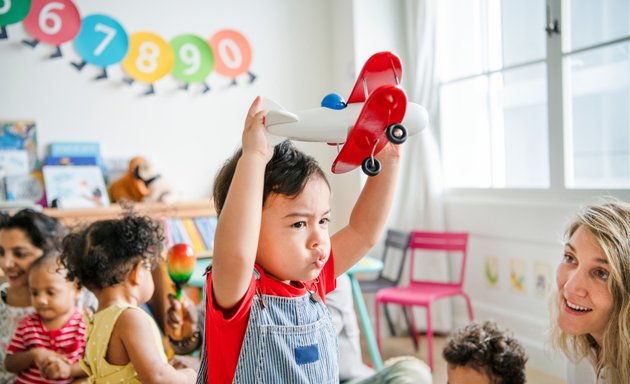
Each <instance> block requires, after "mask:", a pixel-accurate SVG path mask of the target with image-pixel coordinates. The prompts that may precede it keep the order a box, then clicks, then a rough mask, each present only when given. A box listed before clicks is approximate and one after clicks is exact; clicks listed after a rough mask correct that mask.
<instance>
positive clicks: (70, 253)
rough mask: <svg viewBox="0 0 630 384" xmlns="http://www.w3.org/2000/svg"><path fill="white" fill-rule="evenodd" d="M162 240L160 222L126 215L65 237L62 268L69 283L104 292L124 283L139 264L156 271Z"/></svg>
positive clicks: (129, 213)
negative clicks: (74, 281) (72, 282)
mask: <svg viewBox="0 0 630 384" xmlns="http://www.w3.org/2000/svg"><path fill="white" fill-rule="evenodd" d="M164 240H165V238H164V231H163V230H162V226H161V225H160V223H159V222H157V221H156V220H153V219H151V218H149V217H144V216H137V215H136V214H134V213H133V212H128V213H127V214H125V216H124V217H123V218H121V219H115V220H101V221H96V222H94V223H92V224H90V225H89V226H88V227H87V228H84V229H81V230H79V231H76V232H73V233H70V234H69V235H67V236H66V237H65V238H64V239H63V243H62V253H61V256H60V258H61V264H62V265H63V266H64V267H65V268H66V269H67V270H68V274H67V278H68V280H71V281H72V280H75V279H76V280H77V281H78V282H79V284H81V285H82V286H85V287H87V288H88V289H103V288H107V287H111V286H113V285H116V284H119V283H122V282H123V281H125V280H126V279H127V278H128V277H129V274H130V273H131V271H132V270H133V268H134V267H135V266H136V265H137V263H138V262H140V261H144V262H145V263H147V264H148V265H150V266H151V267H152V268H155V267H156V266H157V265H158V263H159V261H160V254H161V252H162V249H163V246H164Z"/></svg>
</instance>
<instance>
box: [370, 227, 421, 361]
mask: <svg viewBox="0 0 630 384" xmlns="http://www.w3.org/2000/svg"><path fill="white" fill-rule="evenodd" d="M410 239H411V234H410V233H409V232H404V231H398V230H395V229H388V230H387V234H386V236H385V243H384V246H383V257H382V258H381V261H382V262H383V269H381V271H380V272H379V274H378V276H377V277H376V279H373V280H359V285H360V286H361V292H363V293H375V292H378V291H379V290H381V289H383V288H389V287H395V286H397V285H398V284H399V283H400V279H401V277H402V273H403V268H404V267H405V261H406V260H407V254H408V253H409V252H408V251H409V240H410ZM383 310H384V312H385V320H387V325H388V327H389V334H390V335H392V336H394V335H395V334H396V332H395V329H394V322H393V321H392V317H391V315H390V313H389V310H388V309H387V305H385V306H384V307H383ZM403 314H404V315H405V321H406V322H407V327H408V328H409V335H410V336H413V335H412V334H411V332H413V331H412V329H411V322H410V320H409V316H408V314H407V311H405V310H404V308H403ZM413 341H414V346H415V347H416V351H417V350H418V342H417V340H416V338H413Z"/></svg>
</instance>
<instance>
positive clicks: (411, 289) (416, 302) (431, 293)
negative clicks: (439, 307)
mask: <svg viewBox="0 0 630 384" xmlns="http://www.w3.org/2000/svg"><path fill="white" fill-rule="evenodd" d="M467 246H468V233H452V232H451V233H449V232H422V231H412V232H411V239H410V242H409V251H410V255H409V260H410V264H409V265H410V269H409V276H410V277H409V284H408V285H407V286H404V287H391V288H384V289H381V290H379V291H378V292H377V293H376V305H375V316H376V340H377V343H378V345H379V347H380V345H381V337H380V322H379V306H380V304H384V305H385V304H398V305H402V306H403V307H410V308H412V307H414V306H418V307H424V308H426V322H427V342H428V350H427V353H428V356H429V367H431V369H432V370H433V327H432V326H431V304H433V302H434V301H435V300H438V299H443V298H446V297H450V296H463V297H464V299H465V300H466V306H467V308H468V316H469V318H470V320H471V321H472V320H473V312H472V306H471V304H470V298H469V297H468V295H467V294H466V293H465V292H464V291H463V284H464V273H465V270H466V256H467ZM420 250H422V251H423V252H422V253H425V252H424V251H439V252H441V253H443V254H445V255H446V257H452V256H451V255H452V254H456V253H457V254H461V258H460V260H461V263H460V266H461V272H460V274H459V279H458V280H457V281H454V282H452V281H435V280H425V279H417V278H415V277H414V273H413V271H414V260H415V258H416V254H418V253H420V252H416V251H420ZM450 265H457V264H455V263H453V264H450ZM409 312H411V311H409ZM411 327H412V329H413V335H414V337H415V335H417V333H416V329H415V323H414V321H413V319H412V321H411Z"/></svg>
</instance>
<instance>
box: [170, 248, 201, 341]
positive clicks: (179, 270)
mask: <svg viewBox="0 0 630 384" xmlns="http://www.w3.org/2000/svg"><path fill="white" fill-rule="evenodd" d="M196 261H197V255H195V251H194V249H193V247H191V246H190V245H188V244H184V243H180V244H175V245H173V246H172V247H171V249H169V251H168V275H169V276H170V278H171V280H173V283H175V296H176V297H177V300H179V301H181V300H182V287H183V286H184V284H186V283H187V282H188V280H190V277H191V276H192V274H193V271H194V269H195V262H196ZM180 316H182V313H181V311H180ZM180 335H181V329H176V330H175V336H180Z"/></svg>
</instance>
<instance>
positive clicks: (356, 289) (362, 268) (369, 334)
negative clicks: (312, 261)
mask: <svg viewBox="0 0 630 384" xmlns="http://www.w3.org/2000/svg"><path fill="white" fill-rule="evenodd" d="M381 269H383V262H382V261H381V260H379V259H375V258H372V257H369V256H365V257H364V258H362V259H361V260H359V262H358V263H356V264H355V265H354V266H352V268H350V269H349V270H348V271H347V272H346V273H347V274H348V277H349V278H350V283H351V284H352V297H353V298H354V302H355V304H356V306H357V309H358V311H359V320H360V321H361V327H362V328H363V335H364V336H365V342H366V343H367V346H368V350H369V352H370V358H371V359H372V364H374V368H375V369H376V370H380V369H381V368H383V360H382V359H381V353H380V351H379V349H378V344H377V343H376V338H375V336H374V329H373V328H372V322H371V321H370V314H369V313H368V311H367V308H366V306H365V300H363V294H362V292H361V286H360V285H359V281H358V280H357V279H356V276H355V275H356V274H361V273H374V272H379V271H380V270H381Z"/></svg>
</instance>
